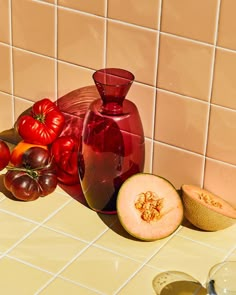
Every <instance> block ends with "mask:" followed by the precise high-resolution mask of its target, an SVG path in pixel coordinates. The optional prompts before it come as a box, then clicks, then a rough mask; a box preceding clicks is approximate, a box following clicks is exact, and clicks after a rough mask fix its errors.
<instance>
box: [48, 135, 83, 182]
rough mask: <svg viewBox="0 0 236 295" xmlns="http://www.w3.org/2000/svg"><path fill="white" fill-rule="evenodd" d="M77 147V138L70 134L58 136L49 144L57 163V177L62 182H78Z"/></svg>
mask: <svg viewBox="0 0 236 295" xmlns="http://www.w3.org/2000/svg"><path fill="white" fill-rule="evenodd" d="M78 149H79V143H78V140H77V139H75V138H74V137H72V136H61V137H58V138H57V139H56V140H55V141H54V142H53V144H52V146H51V149H50V150H51V154H52V156H53V157H54V160H55V162H56V165H57V178H58V180H59V181H60V182H62V183H64V184H67V185H73V184H78V183H79V173H78Z"/></svg>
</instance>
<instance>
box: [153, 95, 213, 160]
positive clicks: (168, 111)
mask: <svg viewBox="0 0 236 295" xmlns="http://www.w3.org/2000/svg"><path fill="white" fill-rule="evenodd" d="M208 109H209V106H208V104H207V103H205V102H203V101H200V100H196V99H190V98H186V97H183V96H181V95H177V94H173V93H170V92H166V91H162V90H158V91H157V103H156V116H155V118H156V119H155V120H156V122H155V139H156V140H158V141H161V142H164V143H168V144H171V145H174V146H177V147H180V148H184V149H187V150H190V151H192V152H196V153H199V154H204V152H205V145H206V129H207V121H208ZM190 138H191V140H190Z"/></svg>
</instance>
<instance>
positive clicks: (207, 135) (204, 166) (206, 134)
mask: <svg viewBox="0 0 236 295" xmlns="http://www.w3.org/2000/svg"><path fill="white" fill-rule="evenodd" d="M220 6H221V0H218V3H217V12H216V23H215V36H214V49H213V57H212V68H211V77H210V85H209V94H208V103H209V108H208V116H207V123H206V130H205V147H204V162H203V167H202V180H201V186H202V187H204V179H205V173H206V160H207V146H208V137H209V128H210V114H211V100H212V93H213V86H214V71H215V62H216V48H217V38H218V30H219V21H220Z"/></svg>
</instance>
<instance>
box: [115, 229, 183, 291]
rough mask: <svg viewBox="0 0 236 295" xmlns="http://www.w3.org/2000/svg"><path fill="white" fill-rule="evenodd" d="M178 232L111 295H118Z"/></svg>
mask: <svg viewBox="0 0 236 295" xmlns="http://www.w3.org/2000/svg"><path fill="white" fill-rule="evenodd" d="M179 230H180V228H179V229H178V230H177V231H176V232H175V233H173V235H171V236H170V237H169V238H168V239H167V241H166V242H165V243H163V245H162V246H161V247H160V248H159V249H158V250H157V251H156V252H155V253H153V254H152V255H151V256H150V257H148V259H146V260H145V261H144V262H143V263H142V264H141V266H140V267H138V269H137V270H136V271H135V272H134V273H133V274H132V275H131V276H130V277H129V279H128V280H126V281H125V282H124V283H123V284H122V285H121V286H120V287H119V288H118V289H117V290H116V291H115V293H114V294H113V295H118V294H119V292H120V291H121V290H122V289H123V288H124V287H125V286H126V285H127V284H128V283H129V282H130V281H131V280H132V279H133V278H134V277H135V276H136V275H137V274H138V273H139V272H140V271H141V270H142V269H143V267H144V266H145V265H147V263H148V262H149V261H150V260H151V259H152V258H153V257H154V256H155V255H157V253H158V252H160V251H161V249H162V248H164V247H165V246H166V245H167V243H169V241H170V240H172V239H173V238H174V237H175V236H176V234H177V232H178V231H179Z"/></svg>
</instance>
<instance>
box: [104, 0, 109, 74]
mask: <svg viewBox="0 0 236 295" xmlns="http://www.w3.org/2000/svg"><path fill="white" fill-rule="evenodd" d="M107 16H108V0H106V1H105V17H104V19H105V20H104V21H105V23H104V52H103V67H104V68H106V67H107V41H108V17H107Z"/></svg>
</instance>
